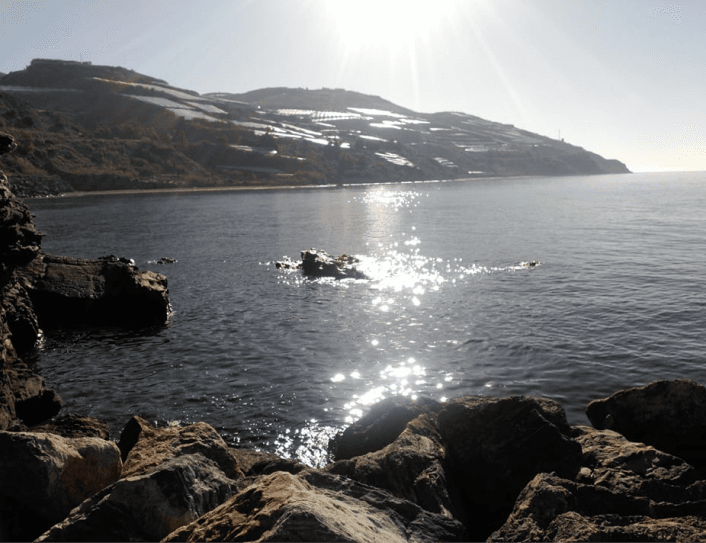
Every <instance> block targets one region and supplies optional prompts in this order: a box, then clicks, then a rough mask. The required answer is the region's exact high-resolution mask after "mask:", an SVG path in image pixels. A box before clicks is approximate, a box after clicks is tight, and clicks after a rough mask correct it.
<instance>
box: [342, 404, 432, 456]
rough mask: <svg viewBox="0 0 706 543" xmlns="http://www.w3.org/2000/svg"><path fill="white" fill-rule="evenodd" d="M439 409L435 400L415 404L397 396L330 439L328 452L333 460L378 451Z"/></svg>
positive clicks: (375, 406) (377, 406)
mask: <svg viewBox="0 0 706 543" xmlns="http://www.w3.org/2000/svg"><path fill="white" fill-rule="evenodd" d="M441 407H442V406H441V404H440V403H439V402H437V401H436V400H432V399H431V398H425V397H421V398H418V399H416V400H411V399H409V398H406V397H400V396H392V397H390V398H386V399H384V400H382V401H380V402H378V403H376V404H375V405H373V406H372V407H371V409H370V411H368V413H366V415H365V416H364V417H362V418H361V419H359V420H357V421H356V422H354V423H353V424H351V425H350V426H349V427H348V428H346V429H345V430H344V431H343V433H342V434H340V435H338V436H336V437H335V438H334V439H332V440H331V442H330V443H329V450H330V452H331V454H332V455H333V457H334V458H335V459H336V460H343V459H346V458H353V457H355V456H360V455H363V454H367V453H369V452H373V451H378V450H380V449H382V448H383V447H385V446H386V445H389V444H390V443H392V442H393V441H394V440H395V439H396V438H397V436H399V435H400V434H401V433H402V431H403V430H404V429H405V427H406V425H407V423H408V422H409V421H411V420H413V419H415V418H417V417H418V416H419V415H421V414H422V413H436V412H437V411H439V410H440V409H441Z"/></svg>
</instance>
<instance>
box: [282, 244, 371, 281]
mask: <svg viewBox="0 0 706 543" xmlns="http://www.w3.org/2000/svg"><path fill="white" fill-rule="evenodd" d="M301 257H302V260H301V262H297V261H294V260H291V259H289V258H286V259H285V260H282V261H280V262H275V266H276V267H277V269H281V270H302V272H303V273H304V275H306V276H308V277H333V278H334V279H367V278H368V277H367V276H366V275H365V274H364V273H363V272H361V271H359V270H358V269H357V268H356V264H359V263H360V260H359V259H358V258H356V257H354V256H350V255H345V254H344V255H339V256H337V257H332V256H330V255H329V254H328V253H327V252H326V251H321V250H318V249H307V250H305V251H302V252H301Z"/></svg>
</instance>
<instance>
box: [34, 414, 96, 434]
mask: <svg viewBox="0 0 706 543" xmlns="http://www.w3.org/2000/svg"><path fill="white" fill-rule="evenodd" d="M32 432H34V433H43V434H56V435H59V436H63V437H99V438H101V439H108V438H109V437H110V427H109V426H108V423H107V422H103V421H102V420H98V419H94V418H93V417H83V416H81V415H74V414H73V413H67V414H66V415H61V416H59V417H56V418H54V419H52V420H50V421H48V422H46V423H44V424H42V425H40V426H35V427H34V428H32Z"/></svg>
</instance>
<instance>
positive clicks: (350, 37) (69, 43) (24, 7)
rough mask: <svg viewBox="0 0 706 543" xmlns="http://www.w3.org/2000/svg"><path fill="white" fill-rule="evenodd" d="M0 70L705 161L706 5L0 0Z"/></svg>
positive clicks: (497, 0) (634, 155)
mask: <svg viewBox="0 0 706 543" xmlns="http://www.w3.org/2000/svg"><path fill="white" fill-rule="evenodd" d="M0 43H2V47H1V48H0V72H5V73H8V72H11V71H17V70H22V69H24V68H25V67H26V66H27V65H28V64H29V63H30V61H31V60H32V59H33V58H57V59H65V60H83V61H91V62H92V63H93V64H101V65H111V66H123V67H125V68H129V69H132V70H135V71H137V72H140V73H143V74H146V75H150V76H153V77H157V78H159V79H164V80H166V81H167V82H169V83H170V84H171V85H174V86H176V87H181V88H185V89H191V90H195V91H197V92H199V93H207V92H232V93H240V92H246V91H249V90H254V89H259V88H263V87H302V88H309V89H318V88H323V87H326V88H344V89H347V90H353V91H358V92H362V93H366V94H374V95H378V96H381V97H382V98H385V99H387V100H390V101H392V102H394V103H396V104H398V105H401V106H404V107H407V108H410V109H413V110H416V111H420V112H425V113H430V112H437V111H461V112H464V113H469V114H471V115H477V116H479V117H482V118H484V119H488V120H491V121H496V122H502V123H510V124H513V125H515V126H517V127H518V128H522V129H525V130H529V131H531V132H536V133H539V134H542V135H545V136H549V137H552V138H564V139H565V141H566V142H568V143H571V144H574V145H578V146H580V147H583V148H585V149H587V150H589V151H593V152H596V153H598V154H600V155H602V156H604V157H605V158H616V159H618V160H621V161H623V162H625V163H626V164H627V166H628V167H629V168H630V169H631V170H632V171H645V172H654V171H680V170H683V171H686V170H706V2H704V1H703V0H689V1H684V2H679V3H675V4H665V3H663V2H662V1H660V0H656V1H654V2H652V1H650V0H353V1H348V0H201V1H200V2H194V1H193V0H190V1H185V0H0Z"/></svg>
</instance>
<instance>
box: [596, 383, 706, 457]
mask: <svg viewBox="0 0 706 543" xmlns="http://www.w3.org/2000/svg"><path fill="white" fill-rule="evenodd" d="M586 415H587V416H588V419H589V420H590V421H591V424H593V426H594V427H596V428H598V429H610V430H615V431H616V432H619V433H621V434H623V435H624V436H625V437H627V438H628V439H629V440H631V441H641V442H643V443H648V444H650V445H653V446H654V447H656V448H658V449H660V450H662V451H665V452H668V453H670V454H673V455H675V456H678V457H680V458H683V459H684V460H686V461H688V462H690V463H692V464H694V465H698V466H701V467H706V388H705V387H704V386H702V385H699V384H698V383H696V382H694V381H691V380H689V379H677V380H674V381H655V382H654V383H650V384H649V385H647V386H644V387H637V388H630V389H627V390H621V391H619V392H616V393H615V394H613V395H612V396H610V397H609V398H604V399H601V400H595V401H592V402H591V403H590V404H588V407H586Z"/></svg>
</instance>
